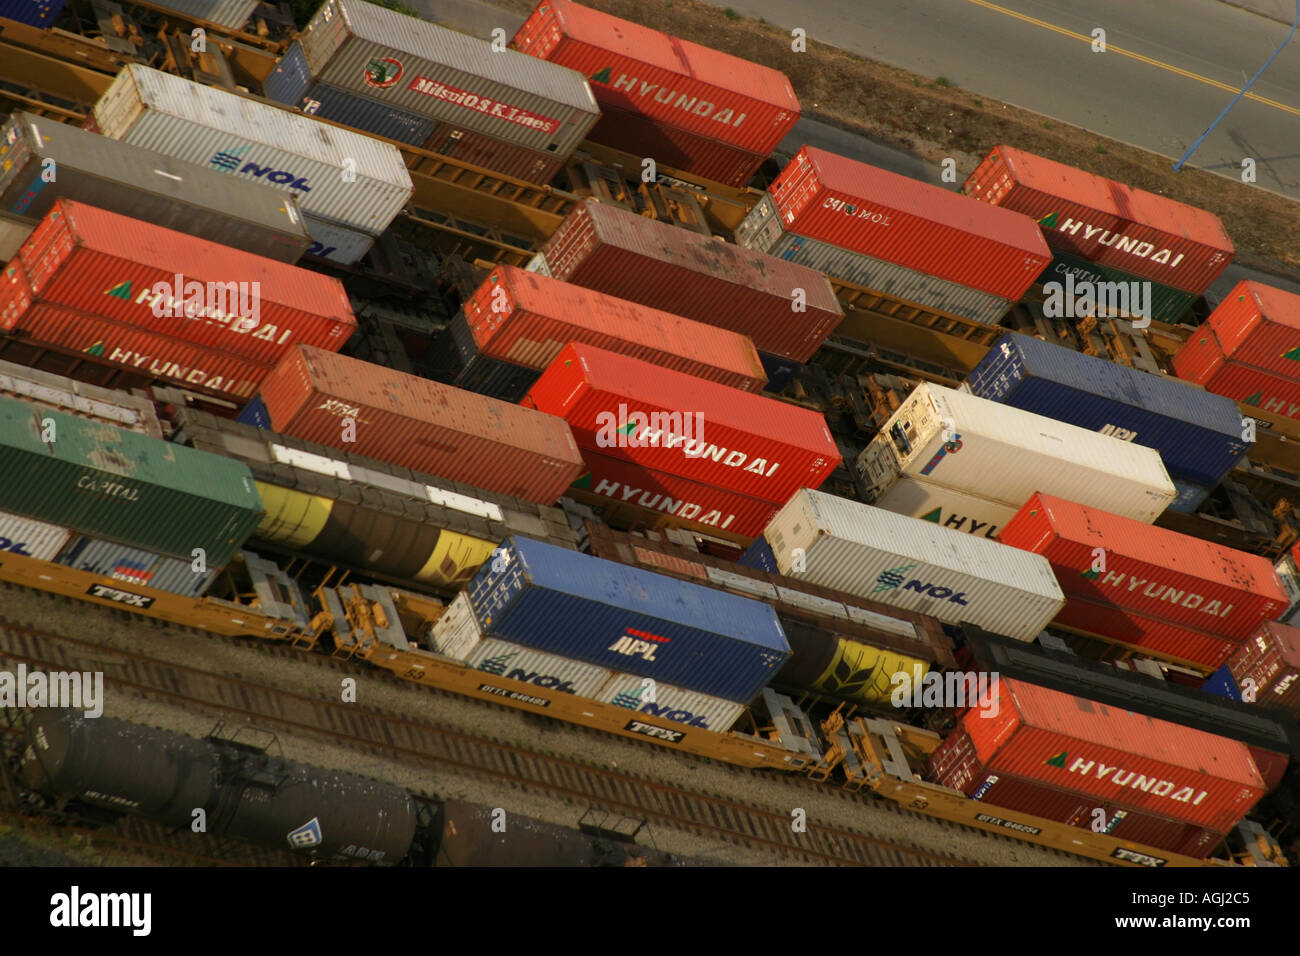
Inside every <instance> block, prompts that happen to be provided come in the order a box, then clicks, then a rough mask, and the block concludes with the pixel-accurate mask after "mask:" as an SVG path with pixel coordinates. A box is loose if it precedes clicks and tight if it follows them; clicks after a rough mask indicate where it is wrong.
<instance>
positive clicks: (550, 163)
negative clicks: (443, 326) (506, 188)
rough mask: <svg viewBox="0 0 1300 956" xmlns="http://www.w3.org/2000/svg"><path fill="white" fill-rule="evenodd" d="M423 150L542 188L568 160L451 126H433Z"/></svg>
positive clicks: (564, 157)
mask: <svg viewBox="0 0 1300 956" xmlns="http://www.w3.org/2000/svg"><path fill="white" fill-rule="evenodd" d="M424 148H425V149H427V150H429V151H430V152H432V153H438V154H439V155H441V156H447V157H449V158H451V159H455V160H459V161H460V162H462V163H469V164H470V165H471V166H479V167H481V168H483V169H488V170H492V171H493V172H496V173H501V174H503V175H505V176H513V177H515V178H516V179H522V180H524V181H525V182H529V183H537V184H539V185H542V186H545V185H546V184H547V183H549V182H550V181H551V180H552V179H554V178H555V174H556V173H558V172H559V171H560V170H561V169H563V168H564V164H565V163H566V162H567V161H568V157H567V156H557V155H555V154H554V153H539V152H538V151H537V150H535V149H525V148H524V147H522V146H518V145H516V144H514V143H507V142H504V141H502V140H499V139H495V138H494V137H491V136H485V135H484V134H483V133H479V132H476V131H474V130H472V129H466V128H465V127H463V126H456V125H454V124H452V123H439V124H438V125H437V126H435V127H434V128H433V135H432V136H430V137H429V139H428V141H427V142H426V143H425V144H424Z"/></svg>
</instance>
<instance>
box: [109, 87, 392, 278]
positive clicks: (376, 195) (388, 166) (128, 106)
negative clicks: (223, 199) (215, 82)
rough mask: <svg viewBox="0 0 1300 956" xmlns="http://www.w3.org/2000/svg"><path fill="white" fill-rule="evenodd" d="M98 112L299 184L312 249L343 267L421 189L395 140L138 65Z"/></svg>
mask: <svg viewBox="0 0 1300 956" xmlns="http://www.w3.org/2000/svg"><path fill="white" fill-rule="evenodd" d="M92 117H93V120H94V123H95V125H96V127H97V128H98V130H99V131H100V132H102V133H103V134H104V135H105V136H109V137H112V138H113V139H119V140H122V141H123V142H127V143H131V144H133V145H136V146H143V147H145V148H147V149H152V150H155V151H156V152H159V153H162V154H163V155H165V156H171V157H174V158H176V159H180V160H183V161H185V162H187V163H195V164H197V165H200V166H208V167H211V168H212V169H215V170H217V171H218V172H221V173H226V174H227V175H231V176H238V177H240V178H241V179H245V178H251V179H255V180H261V181H263V182H267V183H271V184H274V185H276V186H279V187H281V188H282V189H285V190H290V191H292V192H294V193H295V194H296V195H297V197H298V202H299V205H300V206H301V208H302V212H303V215H304V217H305V218H306V225H307V231H308V232H309V233H310V234H311V236H312V239H313V240H314V242H313V244H312V246H311V247H310V248H309V249H308V250H307V254H308V255H312V256H317V257H319V258H322V259H329V260H331V261H334V262H339V263H342V264H344V265H350V264H352V263H354V262H357V261H358V260H360V259H361V257H362V256H364V255H365V254H366V252H367V251H368V250H369V249H370V247H371V246H372V245H373V244H374V237H375V236H378V235H379V234H380V233H382V232H383V231H384V230H385V229H386V228H388V224H389V223H390V222H392V220H393V218H394V217H395V216H396V215H397V214H398V212H400V211H401V209H402V207H403V206H405V205H406V201H407V200H408V199H410V197H411V193H412V191H413V187H412V185H411V177H410V176H409V175H408V174H407V172H406V164H405V162H404V161H403V160H402V154H401V153H400V152H399V151H398V150H397V148H396V147H394V146H393V145H392V144H391V143H384V142H381V141H379V140H377V139H374V138H373V137H370V136H364V135H362V134H361V133H355V132H352V131H351V130H347V129H340V128H338V127H335V126H327V125H326V124H324V123H318V122H316V121H315V120H314V119H312V118H311V117H308V116H300V115H297V114H294V113H290V112H288V111H286V110H283V109H277V108H276V107H274V106H269V105H267V104H265V103H259V102H258V101H257V100H254V99H250V98H248V97H243V96H237V95H235V94H234V93H227V92H226V91H225V90H220V89H217V88H215V87H211V86H202V85H200V84H198V83H193V82H191V81H189V80H185V79H182V78H180V77H177V76H171V75H170V74H167V73H160V72H159V71H157V70H152V69H149V68H148V67H144V66H139V65H136V64H132V65H130V66H128V67H126V68H124V69H123V70H122V72H120V73H119V74H118V75H117V79H115V80H114V81H113V83H112V85H111V86H109V88H108V90H106V91H105V93H104V95H103V96H101V97H100V98H99V101H98V102H97V103H96V104H95V109H94V112H93V114H92Z"/></svg>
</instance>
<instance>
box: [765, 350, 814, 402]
mask: <svg viewBox="0 0 1300 956" xmlns="http://www.w3.org/2000/svg"><path fill="white" fill-rule="evenodd" d="M758 360H759V361H760V362H761V363H763V374H765V375H766V376H767V384H766V385H765V386H763V388H764V390H765V391H768V392H779V391H781V389H783V388H785V387H786V386H787V385H789V384H790V383H791V382H793V381H794V377H795V375H796V374H798V372H799V369H801V368H803V364H802V363H800V362H796V361H795V360H794V359H788V358H784V357H782V356H780V355H769V354H768V353H767V352H759V353H758Z"/></svg>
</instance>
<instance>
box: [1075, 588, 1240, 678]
mask: <svg viewBox="0 0 1300 956" xmlns="http://www.w3.org/2000/svg"><path fill="white" fill-rule="evenodd" d="M1055 623H1056V624H1058V625H1060V626H1061V627H1067V628H1072V629H1074V630H1076V631H1083V632H1084V633H1087V634H1095V635H1097V636H1098V637H1103V638H1107V639H1109V640H1112V641H1116V642H1118V643H1121V644H1127V645H1129V646H1130V647H1137V648H1141V649H1142V650H1144V651H1146V652H1147V653H1148V654H1150V655H1152V656H1153V657H1162V658H1167V659H1170V660H1174V661H1181V662H1184V663H1187V664H1191V665H1193V666H1195V667H1197V668H1200V669H1202V670H1204V671H1205V672H1206V673H1207V674H1208V673H1209V672H1210V671H1212V670H1214V669H1215V668H1217V667H1221V666H1222V665H1223V664H1224V663H1225V662H1226V661H1227V660H1228V658H1229V657H1231V656H1232V654H1233V653H1234V652H1235V651H1236V650H1237V648H1238V647H1240V646H1241V642H1240V641H1238V640H1236V639H1234V638H1227V637H1222V636H1220V635H1217V634H1209V633H1206V632H1205V631H1202V630H1197V629H1195V628H1191V627H1187V626H1186V625H1184V624H1178V623H1176V622H1173V621H1168V620H1165V619H1164V618H1154V617H1147V616H1145V615H1142V614H1138V613H1136V612H1135V611H1130V610H1128V609H1126V608H1121V607H1116V606H1115V605H1114V604H1110V603H1107V604H1098V603H1096V602H1092V601H1085V600H1084V599H1083V598H1079V597H1070V598H1069V599H1068V600H1067V601H1066V604H1065V607H1064V608H1062V609H1061V611H1060V613H1059V614H1057V616H1056V620H1055Z"/></svg>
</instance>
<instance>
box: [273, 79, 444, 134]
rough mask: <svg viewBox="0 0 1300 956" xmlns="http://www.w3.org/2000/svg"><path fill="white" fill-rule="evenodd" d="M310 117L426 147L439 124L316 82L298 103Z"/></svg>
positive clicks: (424, 117)
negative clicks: (317, 117)
mask: <svg viewBox="0 0 1300 956" xmlns="http://www.w3.org/2000/svg"><path fill="white" fill-rule="evenodd" d="M296 105H298V106H300V107H301V108H302V111H303V112H304V113H306V114H307V115H308V116H319V117H321V118H322V119H327V120H333V121H334V122H335V123H342V124H343V125H344V126H351V127H352V128H353V129H359V130H361V131H362V132H364V133H371V134H373V135H375V136H382V137H384V139H394V140H397V141H398V142H399V143H408V144H410V145H411V146H423V145H424V144H425V143H427V142H428V141H429V137H430V136H432V135H433V131H434V128H435V127H436V126H437V124H436V123H435V122H434V121H433V120H431V119H429V118H428V117H426V116H419V115H417V114H415V113H408V112H406V111H405V110H398V109H393V107H391V106H386V105H384V104H383V103H380V102H378V101H377V100H372V99H369V98H367V97H364V96H357V95H356V94H355V93H347V92H344V91H343V90H340V89H337V88H336V87H333V86H326V85H325V84H324V83H314V84H312V87H311V89H309V90H308V91H307V92H306V93H304V94H303V96H302V98H301V99H300V100H299V101H298V103H297V104H296Z"/></svg>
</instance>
